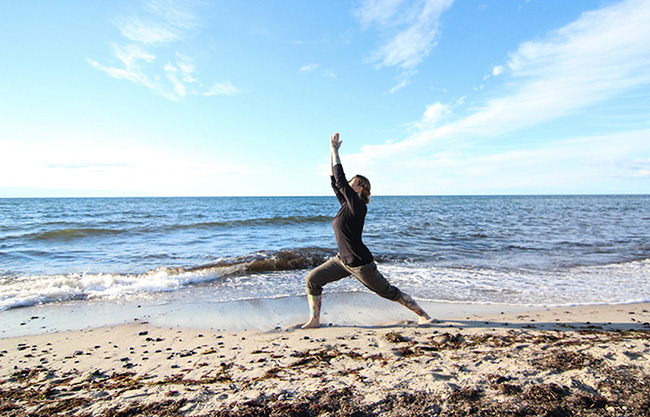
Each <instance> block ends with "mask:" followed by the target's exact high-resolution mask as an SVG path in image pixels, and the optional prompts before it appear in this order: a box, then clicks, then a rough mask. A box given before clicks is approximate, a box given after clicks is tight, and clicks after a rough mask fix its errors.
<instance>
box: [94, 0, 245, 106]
mask: <svg viewBox="0 0 650 417" xmlns="http://www.w3.org/2000/svg"><path fill="white" fill-rule="evenodd" d="M114 23H115V25H116V27H117V28H118V29H119V30H120V33H121V34H122V36H123V39H121V40H120V41H118V42H114V43H113V44H112V48H113V55H114V57H115V58H116V59H117V61H118V63H119V65H118V66H111V65H104V64H101V63H100V62H99V61H97V60H95V59H91V58H88V59H87V61H88V63H89V64H90V65H91V66H93V67H94V68H97V69H99V70H101V71H104V72H105V73H107V74H108V75H110V76H111V77H113V78H117V79H123V80H128V81H131V82H133V83H135V84H139V85H142V86H144V87H147V88H150V89H152V90H154V91H155V92H157V93H158V94H160V95H162V96H163V97H167V98H169V99H170V100H180V99H183V98H184V97H186V96H188V95H197V96H217V95H232V94H236V93H237V92H238V90H237V89H236V88H235V87H234V86H232V84H231V83H230V82H223V83H211V84H209V85H211V87H205V85H204V83H203V82H201V81H200V80H199V79H198V78H197V77H196V76H195V65H194V63H193V61H192V59H191V58H190V57H188V56H185V55H183V54H181V53H179V52H177V51H174V49H173V46H174V45H175V43H177V42H178V41H183V40H187V38H189V37H190V34H191V32H192V30H194V29H197V28H198V27H199V24H198V19H197V18H196V16H195V14H194V12H193V2H191V1H185V2H183V1H181V0H178V1H173V0H167V1H165V0H148V1H146V2H144V3H143V7H142V10H141V11H140V13H139V14H138V15H129V16H126V17H120V18H117V19H115V22H114Z"/></svg>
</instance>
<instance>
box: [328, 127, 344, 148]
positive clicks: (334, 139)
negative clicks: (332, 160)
mask: <svg viewBox="0 0 650 417" xmlns="http://www.w3.org/2000/svg"><path fill="white" fill-rule="evenodd" d="M341 143H343V141H340V140H339V132H336V133H335V134H334V135H333V136H330V147H331V148H332V149H333V150H335V151H337V150H338V149H339V148H340V147H341Z"/></svg>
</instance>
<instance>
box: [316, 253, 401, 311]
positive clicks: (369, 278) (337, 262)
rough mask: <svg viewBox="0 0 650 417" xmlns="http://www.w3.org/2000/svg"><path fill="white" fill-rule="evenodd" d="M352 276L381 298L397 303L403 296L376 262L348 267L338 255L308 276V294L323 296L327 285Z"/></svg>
mask: <svg viewBox="0 0 650 417" xmlns="http://www.w3.org/2000/svg"><path fill="white" fill-rule="evenodd" d="M350 275H354V277H355V278H356V279H358V280H359V281H360V282H361V283H362V284H363V285H365V286H366V287H368V289H370V290H371V291H374V292H376V293H377V295H379V296H380V297H383V298H387V299H389V300H391V301H397V300H399V298H400V297H401V296H402V292H401V291H400V290H399V288H397V287H395V286H393V285H391V284H390V283H389V282H388V281H387V280H386V278H384V276H383V275H382V274H381V273H380V272H379V271H378V270H377V265H376V264H375V261H372V262H370V263H368V264H365V265H361V266H347V265H345V264H344V263H343V261H341V258H340V257H339V256H338V255H337V256H335V257H333V258H330V259H329V260H328V261H326V262H325V263H324V264H322V265H320V266H318V267H317V268H316V269H314V270H312V271H311V272H310V273H309V274H307V277H306V278H305V282H306V284H307V294H310V295H321V294H322V293H323V286H324V285H325V284H327V283H328V282H334V281H338V280H340V279H341V278H345V277H349V276H350Z"/></svg>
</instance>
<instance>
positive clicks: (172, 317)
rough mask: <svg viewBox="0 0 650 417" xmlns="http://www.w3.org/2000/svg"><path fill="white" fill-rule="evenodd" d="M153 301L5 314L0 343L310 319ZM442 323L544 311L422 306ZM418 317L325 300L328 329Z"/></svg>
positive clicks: (241, 304) (300, 309)
mask: <svg viewBox="0 0 650 417" xmlns="http://www.w3.org/2000/svg"><path fill="white" fill-rule="evenodd" d="M163 296H164V297H157V298H154V299H151V300H142V299H141V300H136V301H94V300H87V301H69V302H62V303H51V304H44V305H39V306H30V307H22V308H15V309H11V310H6V311H2V312H0V319H1V320H2V323H3V324H2V326H1V327H0V338H6V337H13V336H27V335H37V334H41V333H52V332H64V331H71V330H82V329H91V328H97V327H105V326H115V325H123V324H129V323H137V322H144V321H146V322H148V323H151V324H152V325H156V326H163V327H181V328H193V329H199V330H208V331H214V330H221V331H228V332H239V331H246V330H255V331H269V330H273V329H276V328H278V327H279V328H289V327H292V326H295V325H297V324H302V323H303V322H305V321H306V320H307V319H308V314H309V310H308V303H307V298H306V297H305V296H298V297H294V296H292V297H282V298H272V299H253V300H241V301H226V302H210V301H196V300H194V299H192V298H191V297H184V296H182V295H181V294H174V293H170V294H163ZM418 302H419V303H420V305H421V306H422V307H423V308H424V309H425V310H426V311H427V312H428V313H429V314H430V315H431V316H432V317H435V318H438V319H451V318H456V317H462V316H470V315H485V314H492V313H501V312H504V313H510V312H517V311H530V310H538V309H543V308H544V307H529V306H516V305H503V304H469V303H467V304H466V303H452V302H431V301H420V300H418ZM414 319H415V315H414V314H413V313H412V312H410V311H408V310H407V309H406V308H404V307H403V306H401V305H399V304H398V303H395V302H392V301H388V300H384V299H382V298H380V297H377V295H375V294H370V293H362V292H359V293H332V294H325V296H324V297H323V310H322V317H321V322H322V323H323V324H324V325H325V326H327V325H332V326H362V327H363V326H365V327H374V326H381V325H384V324H386V323H391V324H400V323H401V324H406V323H407V322H408V321H413V320H414Z"/></svg>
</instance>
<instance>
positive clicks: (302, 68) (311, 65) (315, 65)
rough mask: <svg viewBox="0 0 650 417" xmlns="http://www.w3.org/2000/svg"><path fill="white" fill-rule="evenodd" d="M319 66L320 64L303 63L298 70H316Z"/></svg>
mask: <svg viewBox="0 0 650 417" xmlns="http://www.w3.org/2000/svg"><path fill="white" fill-rule="evenodd" d="M319 68H320V64H309V65H305V66H304V67H300V71H302V72H313V71H316V70H317V69H319Z"/></svg>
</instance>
